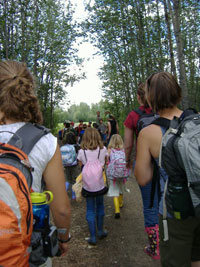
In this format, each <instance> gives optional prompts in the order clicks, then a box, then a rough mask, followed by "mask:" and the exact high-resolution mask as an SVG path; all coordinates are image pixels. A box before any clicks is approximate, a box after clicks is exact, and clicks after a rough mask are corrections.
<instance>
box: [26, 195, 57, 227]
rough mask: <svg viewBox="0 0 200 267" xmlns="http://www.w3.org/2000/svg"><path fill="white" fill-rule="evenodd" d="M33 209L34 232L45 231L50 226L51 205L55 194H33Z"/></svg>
mask: <svg viewBox="0 0 200 267" xmlns="http://www.w3.org/2000/svg"><path fill="white" fill-rule="evenodd" d="M31 201H32V207H33V228H34V230H41V229H44V228H45V226H46V225H48V224H49V220H50V218H49V204H50V203H51V202H52V201H53V193H52V192H51V191H44V192H43V193H37V192H33V193H31Z"/></svg>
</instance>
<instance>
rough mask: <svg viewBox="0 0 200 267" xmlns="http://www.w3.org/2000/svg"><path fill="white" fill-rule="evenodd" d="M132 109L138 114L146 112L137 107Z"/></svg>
mask: <svg viewBox="0 0 200 267" xmlns="http://www.w3.org/2000/svg"><path fill="white" fill-rule="evenodd" d="M133 111H135V112H136V113H137V114H138V115H139V116H142V115H144V114H146V112H145V110H141V109H139V108H137V109H134V110H133Z"/></svg>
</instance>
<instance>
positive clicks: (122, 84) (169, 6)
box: [85, 0, 200, 121]
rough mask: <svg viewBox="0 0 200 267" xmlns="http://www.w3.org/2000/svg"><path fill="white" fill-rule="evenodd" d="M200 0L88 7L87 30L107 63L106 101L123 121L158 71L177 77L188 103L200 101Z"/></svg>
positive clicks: (101, 1) (108, 1)
mask: <svg viewBox="0 0 200 267" xmlns="http://www.w3.org/2000/svg"><path fill="white" fill-rule="evenodd" d="M197 2H198V1H195V0H193V1H191V0H183V1H178V0H173V1H167V0H163V1H157V0H154V1H149V0H125V1H115V0H95V1H94V4H93V3H92V4H91V2H89V4H88V5H87V6H86V8H87V10H88V11H89V14H90V15H89V17H88V19H87V21H86V23H85V29H86V31H87V33H88V36H89V37H90V39H91V40H92V42H93V43H94V45H95V46H97V47H98V48H99V53H100V54H101V55H102V56H103V57H104V62H105V63H104V66H103V67H102V69H101V71H100V78H101V79H102V81H103V93H104V98H105V99H106V102H105V105H106V106H107V107H110V108H111V109H112V113H114V115H115V116H116V117H117V118H119V119H120V121H121V119H122V118H123V117H124V116H125V114H127V113H128V112H129V111H130V110H132V109H133V108H134V107H135V105H136V104H137V101H136V90H137V86H138V84H139V83H140V82H141V81H145V79H146V78H147V77H148V76H149V74H151V73H152V72H155V71H161V70H166V71H169V72H172V73H173V74H174V75H175V76H177V77H178V79H179V82H180V84H181V86H182V89H183V97H184V98H183V102H185V103H186V105H190V106H191V105H192V106H195V105H196V103H198V102H199V101H200V98H199V89H200V84H199V79H197V77H198V76H199V60H200V59H199V58H200V57H199V54H198V53H199V47H200V41H199V40H200V27H199V25H200V12H199V5H198V4H197ZM177 6H178V8H177ZM177 12H178V13H177ZM179 18H180V21H179ZM182 41H183V44H182ZM184 73H186V75H184ZM185 81H186V82H185ZM188 97H189V98H188ZM187 98H188V101H185V100H187ZM187 102H188V103H187Z"/></svg>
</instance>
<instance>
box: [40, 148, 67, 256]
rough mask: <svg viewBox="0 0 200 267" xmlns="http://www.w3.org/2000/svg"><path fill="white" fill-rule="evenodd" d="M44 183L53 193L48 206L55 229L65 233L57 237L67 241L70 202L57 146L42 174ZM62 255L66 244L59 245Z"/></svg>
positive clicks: (65, 250)
mask: <svg viewBox="0 0 200 267" xmlns="http://www.w3.org/2000/svg"><path fill="white" fill-rule="evenodd" d="M43 175H44V181H45V183H46V187H47V190H50V191H51V192H52V193H53V196H54V199H53V201H52V203H51V204H50V208H51V212H52V216H53V220H54V223H55V225H56V227H57V228H66V229H67V233H65V234H63V235H59V238H60V239H63V240H67V239H68V237H69V228H70V219H71V207H70V201H69V198H68V195H67V192H66V189H65V177H64V170H63V165H62V160H61V153H60V148H59V147H58V145H57V148H56V152H55V154H54V156H53V157H52V159H51V160H50V161H49V163H48V165H47V167H46V169H45V171H44V173H43ZM60 248H61V251H62V254H63V255H64V254H66V252H67V250H68V244H67V243H62V244H61V243H60Z"/></svg>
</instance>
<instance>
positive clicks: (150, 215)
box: [140, 182, 159, 227]
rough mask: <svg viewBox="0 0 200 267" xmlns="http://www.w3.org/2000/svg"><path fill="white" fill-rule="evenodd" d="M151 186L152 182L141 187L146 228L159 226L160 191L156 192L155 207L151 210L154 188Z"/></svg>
mask: <svg viewBox="0 0 200 267" xmlns="http://www.w3.org/2000/svg"><path fill="white" fill-rule="evenodd" d="M151 184H152V182H150V183H148V184H147V185H145V186H140V191H141V195H142V202H143V213H144V226H145V227H150V226H155V225H156V224H158V207H159V202H158V191H157V190H155V194H154V202H153V206H152V208H150V203H151V187H152V186H151Z"/></svg>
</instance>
